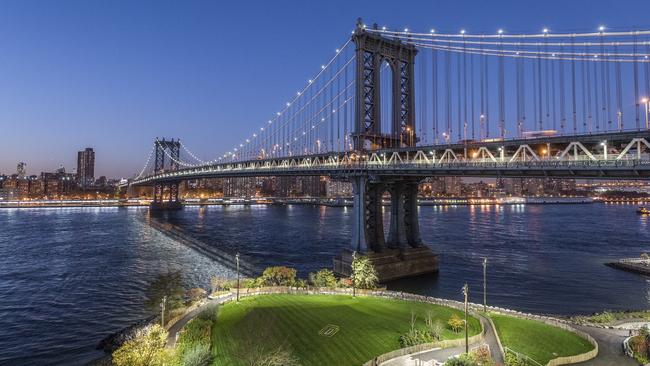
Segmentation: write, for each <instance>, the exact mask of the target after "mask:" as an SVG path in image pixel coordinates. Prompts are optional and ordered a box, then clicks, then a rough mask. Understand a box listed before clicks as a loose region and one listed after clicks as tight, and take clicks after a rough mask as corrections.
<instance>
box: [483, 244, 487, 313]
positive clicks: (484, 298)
mask: <svg viewBox="0 0 650 366" xmlns="http://www.w3.org/2000/svg"><path fill="white" fill-rule="evenodd" d="M483 312H484V313H485V312H487V257H485V258H483Z"/></svg>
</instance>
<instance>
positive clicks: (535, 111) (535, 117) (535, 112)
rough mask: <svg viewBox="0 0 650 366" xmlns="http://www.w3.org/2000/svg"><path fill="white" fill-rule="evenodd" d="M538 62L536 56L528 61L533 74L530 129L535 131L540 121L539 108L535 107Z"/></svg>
mask: <svg viewBox="0 0 650 366" xmlns="http://www.w3.org/2000/svg"><path fill="white" fill-rule="evenodd" d="M538 62H539V59H538V58H535V59H533V61H532V62H531V63H530V66H531V73H532V74H533V123H532V130H533V131H535V130H537V129H538V127H537V126H538V123H539V121H540V118H541V117H540V116H539V110H538V109H537V105H538V99H537V98H538V96H537V95H538V92H537V84H538V83H539V81H538V80H537V63H538Z"/></svg>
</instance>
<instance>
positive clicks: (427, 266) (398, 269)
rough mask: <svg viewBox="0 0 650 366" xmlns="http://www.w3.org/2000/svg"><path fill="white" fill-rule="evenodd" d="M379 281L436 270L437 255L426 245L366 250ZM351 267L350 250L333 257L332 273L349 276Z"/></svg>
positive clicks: (434, 271)
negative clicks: (377, 250)
mask: <svg viewBox="0 0 650 366" xmlns="http://www.w3.org/2000/svg"><path fill="white" fill-rule="evenodd" d="M365 255H367V256H368V257H369V258H370V261H371V262H372V264H373V266H374V267H375V270H376V271H377V277H379V282H388V281H392V280H397V279H400V278H405V277H412V276H418V275H422V274H426V273H436V272H438V255H437V254H435V253H433V251H432V250H431V249H429V248H428V247H426V246H420V247H416V248H404V249H401V250H400V249H386V250H383V251H382V252H379V253H376V252H371V251H369V252H367V253H366V254H365ZM351 269H352V251H351V250H345V251H343V252H342V253H341V254H340V255H338V256H336V257H335V258H334V273H335V274H337V275H339V276H344V277H349V276H350V274H351Z"/></svg>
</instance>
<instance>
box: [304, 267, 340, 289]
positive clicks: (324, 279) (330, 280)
mask: <svg viewBox="0 0 650 366" xmlns="http://www.w3.org/2000/svg"><path fill="white" fill-rule="evenodd" d="M309 282H311V284H312V285H313V286H314V287H328V288H334V287H336V277H334V272H332V271H330V270H329V269H321V270H320V271H318V272H315V273H310V274H309Z"/></svg>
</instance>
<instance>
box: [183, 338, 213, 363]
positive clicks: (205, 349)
mask: <svg viewBox="0 0 650 366" xmlns="http://www.w3.org/2000/svg"><path fill="white" fill-rule="evenodd" d="M211 362H212V354H211V353H210V345H208V344H204V343H199V344H196V345H194V346H192V347H191V348H189V349H187V350H186V351H185V352H184V353H183V356H182V357H181V359H180V364H181V365H182V366H208V365H210V363H211Z"/></svg>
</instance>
